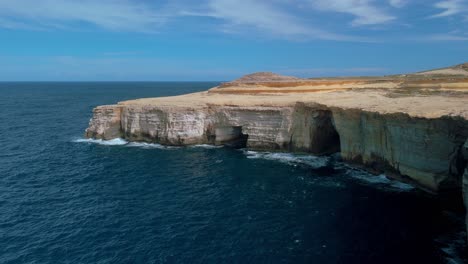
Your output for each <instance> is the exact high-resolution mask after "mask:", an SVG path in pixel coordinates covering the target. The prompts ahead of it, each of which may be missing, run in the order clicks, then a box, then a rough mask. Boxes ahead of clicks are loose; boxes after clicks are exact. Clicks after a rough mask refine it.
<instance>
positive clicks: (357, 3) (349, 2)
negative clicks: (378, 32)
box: [309, 0, 400, 26]
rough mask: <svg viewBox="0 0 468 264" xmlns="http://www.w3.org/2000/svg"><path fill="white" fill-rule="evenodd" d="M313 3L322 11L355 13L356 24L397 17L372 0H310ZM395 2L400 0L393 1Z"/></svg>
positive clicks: (380, 22)
mask: <svg viewBox="0 0 468 264" xmlns="http://www.w3.org/2000/svg"><path fill="white" fill-rule="evenodd" d="M309 1H310V2H311V3H312V5H313V6H314V7H315V8H317V9H318V10H321V11H332V12H339V13H346V14H350V15H353V16H354V17H355V18H354V19H353V21H352V22H351V24H352V25H354V26H363V25H376V24H384V23H387V22H390V21H392V20H394V19H395V17H394V16H392V15H389V14H387V13H386V12H385V11H384V10H383V9H382V8H379V7H378V6H377V5H375V4H374V1H372V0H335V1H330V0H309ZM393 2H394V3H396V2H400V1H393Z"/></svg>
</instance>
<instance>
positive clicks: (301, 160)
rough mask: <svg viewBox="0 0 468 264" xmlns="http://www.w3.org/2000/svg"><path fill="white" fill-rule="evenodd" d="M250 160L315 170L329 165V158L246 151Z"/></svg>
mask: <svg viewBox="0 0 468 264" xmlns="http://www.w3.org/2000/svg"><path fill="white" fill-rule="evenodd" d="M244 153H245V154H246V155H247V158H249V159H266V160H274V161H279V162H282V163H286V164H290V165H299V164H303V165H308V166H311V167H313V168H321V167H325V166H327V165H328V161H329V158H328V157H317V156H311V155H295V154H291V153H281V152H278V153H272V152H257V151H251V150H247V151H244Z"/></svg>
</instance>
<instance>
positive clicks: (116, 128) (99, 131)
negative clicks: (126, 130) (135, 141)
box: [85, 105, 122, 139]
mask: <svg viewBox="0 0 468 264" xmlns="http://www.w3.org/2000/svg"><path fill="white" fill-rule="evenodd" d="M121 120H122V107H121V106H117V105H104V106H99V107H96V108H95V109H94V110H93V117H92V118H91V120H90V121H89V127H88V129H86V135H85V136H86V137H87V138H100V139H113V138H118V137H121V136H122V124H121Z"/></svg>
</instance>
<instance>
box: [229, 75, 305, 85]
mask: <svg viewBox="0 0 468 264" xmlns="http://www.w3.org/2000/svg"><path fill="white" fill-rule="evenodd" d="M299 80H301V79H300V78H297V77H293V76H284V75H279V74H276V73H272V72H256V73H252V74H248V75H245V76H242V77H241V78H239V79H237V80H234V81H232V82H233V83H257V82H291V81H299Z"/></svg>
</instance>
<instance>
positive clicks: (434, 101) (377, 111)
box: [86, 64, 468, 193]
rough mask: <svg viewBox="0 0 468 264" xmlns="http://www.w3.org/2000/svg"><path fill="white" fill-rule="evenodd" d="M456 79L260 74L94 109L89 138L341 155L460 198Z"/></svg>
mask: <svg viewBox="0 0 468 264" xmlns="http://www.w3.org/2000/svg"><path fill="white" fill-rule="evenodd" d="M463 65H465V64H463ZM462 71H463V72H467V73H468V71H466V67H461V66H455V67H451V68H445V69H437V70H433V71H426V72H421V73H417V74H410V75H395V76H386V77H372V78H364V77H359V78H328V79H299V78H294V77H282V76H279V75H275V74H271V73H258V74H253V75H248V76H246V77H243V78H241V79H238V80H236V81H234V82H230V83H225V84H222V85H220V86H219V87H215V88H213V89H210V90H209V91H206V92H200V93H194V94H188V95H181V96H174V97H165V98H146V99H138V100H132V101H125V102H120V103H118V104H116V105H107V106H100V107H97V108H96V109H95V110H94V115H93V118H92V119H91V121H90V124H89V127H88V129H87V130H86V136H87V137H90V138H102V139H112V138H116V137H122V138H125V139H127V140H130V141H146V142H155V143H160V144H167V145H190V144H228V143H229V142H227V141H226V139H229V141H233V140H234V141H235V140H236V138H235V137H239V139H241V138H243V139H245V140H246V142H245V144H240V145H239V144H234V145H236V146H243V145H246V146H247V147H248V148H252V149H262V150H278V151H294V152H307V153H312V154H317V155H323V154H331V153H335V152H340V153H341V156H342V158H343V159H344V160H345V161H348V162H351V163H354V164H359V165H363V166H365V167H366V168H367V169H369V170H371V171H374V172H379V173H380V172H386V173H387V175H390V176H395V177H397V178H400V179H406V180H409V181H411V182H413V183H414V184H416V185H418V186H420V187H422V188H424V189H426V190H429V191H433V192H439V191H441V190H453V191H456V192H457V191H459V190H461V187H462V178H463V177H462V175H463V171H464V168H465V166H466V160H465V158H463V147H462V146H463V144H464V142H466V140H467V138H468V121H467V120H468V78H467V74H461V73H462ZM270 79H271V80H270ZM231 143H232V142H231ZM465 148H466V146H465ZM467 177H468V176H466V174H465V178H467ZM466 182H468V179H466ZM466 182H465V186H466V188H467V190H468V183H466ZM467 193H468V191H467Z"/></svg>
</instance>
